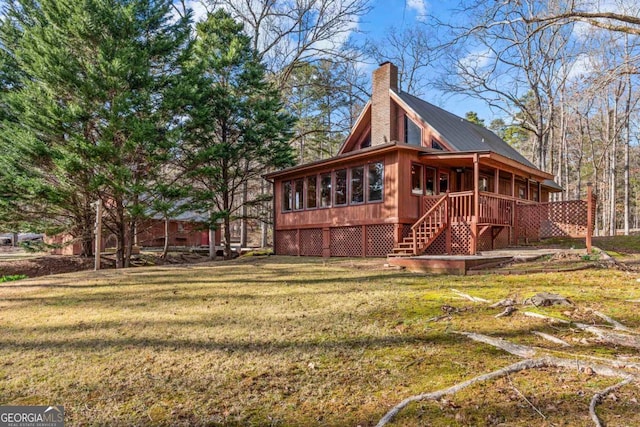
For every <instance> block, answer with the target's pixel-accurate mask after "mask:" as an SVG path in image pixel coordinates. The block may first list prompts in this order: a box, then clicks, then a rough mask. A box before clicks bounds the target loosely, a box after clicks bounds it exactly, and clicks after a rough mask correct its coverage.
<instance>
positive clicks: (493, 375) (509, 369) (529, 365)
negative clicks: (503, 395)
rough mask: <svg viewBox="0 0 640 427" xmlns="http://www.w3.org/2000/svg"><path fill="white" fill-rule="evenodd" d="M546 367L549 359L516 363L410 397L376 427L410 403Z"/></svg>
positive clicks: (434, 398)
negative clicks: (508, 375) (527, 370)
mask: <svg viewBox="0 0 640 427" xmlns="http://www.w3.org/2000/svg"><path fill="white" fill-rule="evenodd" d="M546 366H548V365H547V359H545V358H542V359H526V360H521V361H520V362H516V363H514V364H512V365H509V366H505V367H504V368H501V369H498V370H496V371H493V372H489V373H487V374H483V375H480V376H477V377H475V378H471V379H470V380H467V381H463V382H461V383H458V384H456V385H454V386H451V387H449V388H445V389H443V390H437V391H433V392H431V393H422V394H418V395H415V396H411V397H408V398H406V399H404V400H403V401H402V402H400V403H398V404H397V405H396V406H394V407H393V408H391V410H389V412H387V413H386V414H385V415H384V416H383V417H382V418H380V421H378V424H376V427H382V426H384V425H386V424H387V423H388V422H390V421H391V420H392V419H393V418H394V417H395V416H396V415H398V413H399V412H400V411H401V410H402V409H404V408H405V407H406V406H407V405H409V404H410V403H413V402H419V401H421V400H438V399H441V398H442V397H444V396H446V395H448V394H454V393H457V392H459V391H460V390H462V389H464V388H467V387H469V386H471V385H474V384H477V383H479V382H484V381H489V380H493V379H497V378H502V377H504V376H506V375H507V374H512V373H516V372H520V371H524V370H526V369H534V368H543V367H546Z"/></svg>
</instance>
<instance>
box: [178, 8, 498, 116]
mask: <svg viewBox="0 0 640 427" xmlns="http://www.w3.org/2000/svg"><path fill="white" fill-rule="evenodd" d="M186 3H187V5H188V6H189V7H191V8H192V9H193V10H194V12H195V16H196V19H198V18H200V17H202V16H204V15H205V14H206V10H205V8H204V7H203V5H202V0H187V2H186ZM457 4H458V0H439V1H435V0H371V6H372V9H371V11H370V12H369V13H368V14H367V15H366V16H364V17H362V18H361V19H360V22H359V23H358V28H357V31H354V32H353V33H352V35H353V37H355V38H356V39H359V40H363V39H364V38H365V37H371V38H373V39H380V38H382V37H383V36H384V33H385V31H386V30H387V29H388V28H389V27H391V26H394V27H396V29H398V30H402V29H404V28H407V27H412V26H416V25H422V23H425V22H426V23H428V22H429V19H431V18H430V16H437V17H439V18H442V19H447V18H448V16H449V15H450V13H451V11H450V9H451V8H453V7H455V6H456V5H457ZM377 65H378V64H376V63H373V62H370V63H366V64H363V65H362V69H363V71H365V72H366V73H367V74H369V75H370V73H371V72H372V71H373V70H374V69H375V68H377ZM421 97H422V98H423V99H424V100H425V101H428V102H431V103H432V104H435V105H438V106H440V107H442V108H444V109H446V110H448V111H450V112H452V113H454V114H456V115H458V116H461V117H464V115H465V113H466V112H468V111H475V112H476V113H478V115H479V117H480V118H482V119H484V120H485V123H486V124H489V123H490V122H491V120H492V119H494V118H497V117H500V116H502V115H503V114H493V113H492V112H491V110H490V109H489V107H488V105H487V104H486V103H484V102H483V101H480V100H476V99H471V98H468V97H462V96H455V97H451V96H449V95H448V94H444V93H442V92H439V91H435V90H433V91H432V92H429V93H427V94H425V95H422V96H421Z"/></svg>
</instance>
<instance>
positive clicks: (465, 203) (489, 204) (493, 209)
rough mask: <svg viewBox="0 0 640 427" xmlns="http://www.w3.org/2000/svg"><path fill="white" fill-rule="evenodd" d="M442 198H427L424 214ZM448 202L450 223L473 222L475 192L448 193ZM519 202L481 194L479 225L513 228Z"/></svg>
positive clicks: (506, 197) (499, 195)
mask: <svg viewBox="0 0 640 427" xmlns="http://www.w3.org/2000/svg"><path fill="white" fill-rule="evenodd" d="M441 198H442V196H425V197H424V202H423V203H424V206H423V212H428V211H429V210H430V209H431V208H433V206H435V204H436V203H438V202H439V201H440V199H441ZM448 200H449V206H448V208H449V209H448V211H449V222H450V223H452V224H455V223H461V222H466V223H469V222H471V221H472V220H473V217H474V215H475V212H474V193H473V191H461V192H456V193H448ZM519 202H521V200H520V199H517V198H515V197H512V196H507V195H504V194H496V193H489V192H485V191H482V192H480V195H479V199H478V206H479V212H478V219H477V220H478V223H479V224H495V225H509V226H512V225H513V221H514V217H513V216H514V212H515V207H516V203H519ZM523 202H527V201H523ZM532 203H535V202H532Z"/></svg>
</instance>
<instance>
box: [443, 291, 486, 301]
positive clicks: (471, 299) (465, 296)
mask: <svg viewBox="0 0 640 427" xmlns="http://www.w3.org/2000/svg"><path fill="white" fill-rule="evenodd" d="M451 292H453V293H454V294H457V295H458V296H459V297H463V298H466V299H468V300H469V301H473V302H485V303H490V302H491V301H489V300H486V299H484V298H479V297H473V296H471V295H469V294H465V293H464V292H460V291H459V290H457V289H451Z"/></svg>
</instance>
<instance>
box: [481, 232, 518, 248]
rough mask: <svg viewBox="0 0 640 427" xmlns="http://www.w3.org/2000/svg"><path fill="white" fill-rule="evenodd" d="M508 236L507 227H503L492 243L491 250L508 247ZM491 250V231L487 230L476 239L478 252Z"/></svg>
mask: <svg viewBox="0 0 640 427" xmlns="http://www.w3.org/2000/svg"><path fill="white" fill-rule="evenodd" d="M509 234H510V229H509V228H508V227H503V228H502V229H501V230H500V233H498V235H497V236H496V238H495V240H494V241H493V249H502V248H506V247H508V246H509ZM491 249H492V248H491V229H490V228H489V229H488V230H486V231H485V232H484V233H482V234H481V235H480V236H479V237H478V250H479V251H490V250H491Z"/></svg>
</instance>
